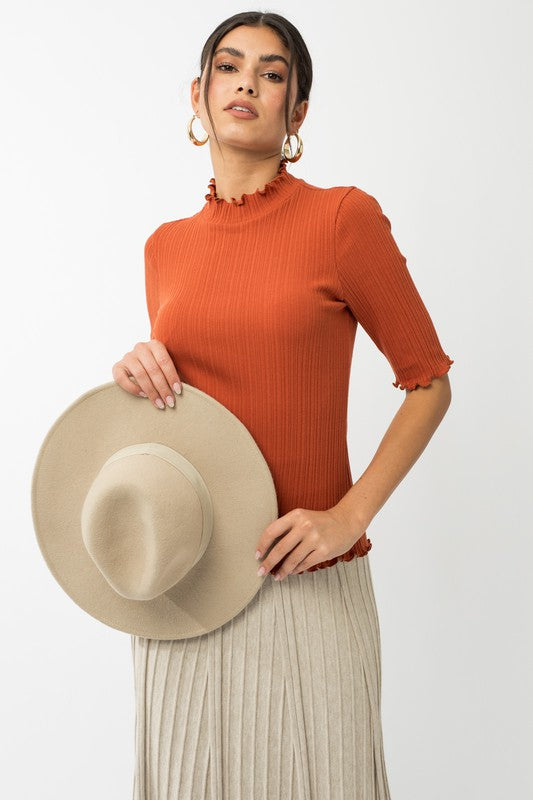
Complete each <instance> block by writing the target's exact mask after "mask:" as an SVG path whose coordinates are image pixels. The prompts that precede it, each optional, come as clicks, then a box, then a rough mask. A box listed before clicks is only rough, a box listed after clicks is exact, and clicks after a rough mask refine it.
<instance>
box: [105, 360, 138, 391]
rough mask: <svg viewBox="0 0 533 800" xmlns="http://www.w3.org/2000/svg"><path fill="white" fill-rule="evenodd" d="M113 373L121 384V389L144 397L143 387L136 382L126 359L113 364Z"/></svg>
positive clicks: (115, 379)
mask: <svg viewBox="0 0 533 800" xmlns="http://www.w3.org/2000/svg"><path fill="white" fill-rule="evenodd" d="M111 374H112V375H113V380H114V381H115V382H116V383H117V384H118V385H119V386H120V388H121V389H124V391H126V392H128V393H129V394H134V395H137V397H142V394H141V392H142V389H141V387H140V386H138V385H137V384H136V383H134V381H135V378H134V377H133V376H132V375H131V373H130V371H129V369H128V368H127V366H126V364H125V363H124V361H117V363H116V364H113V367H112V369H111ZM145 397H146V394H145Z"/></svg>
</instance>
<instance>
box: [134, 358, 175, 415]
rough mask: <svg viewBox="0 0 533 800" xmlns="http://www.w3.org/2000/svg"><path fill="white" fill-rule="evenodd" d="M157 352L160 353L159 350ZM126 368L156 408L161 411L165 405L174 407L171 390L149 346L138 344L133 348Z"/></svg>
mask: <svg viewBox="0 0 533 800" xmlns="http://www.w3.org/2000/svg"><path fill="white" fill-rule="evenodd" d="M162 346H163V347H164V345H162ZM165 350H166V348H165ZM158 352H159V353H160V350H159V351H158ZM158 357H160V356H158ZM128 366H129V367H130V370H131V372H132V373H133V375H134V376H135V378H136V380H137V382H138V383H139V384H140V385H141V386H142V388H143V391H144V392H146V394H147V395H148V397H149V399H150V400H151V402H152V403H153V404H154V405H155V406H156V408H161V409H163V408H165V404H166V405H168V406H171V407H173V406H174V392H173V389H171V388H170V386H169V385H168V381H167V379H166V377H165V376H164V374H163V372H162V370H161V367H160V366H159V363H158V361H157V360H156V358H155V356H154V354H153V352H152V347H151V345H149V344H148V343H147V342H138V343H137V344H136V345H135V347H134V348H133V352H132V355H131V358H130V360H129V362H128Z"/></svg>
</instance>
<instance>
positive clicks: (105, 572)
mask: <svg viewBox="0 0 533 800" xmlns="http://www.w3.org/2000/svg"><path fill="white" fill-rule="evenodd" d="M182 386H183V391H182V394H181V395H178V396H176V398H175V406H174V408H170V407H165V409H164V410H159V409H157V408H155V407H154V405H153V404H152V403H151V402H150V400H148V399H139V398H138V397H136V396H134V395H131V394H129V393H128V392H126V391H124V390H123V389H121V388H120V387H119V386H118V385H117V384H116V383H115V382H114V381H113V382H110V383H105V384H102V385H100V386H97V387H95V388H94V389H91V390H90V391H88V392H85V394H82V395H81V396H80V397H79V398H78V399H77V400H76V401H75V402H73V403H72V404H71V405H70V406H69V407H68V408H67V409H66V410H65V411H64V412H63V413H62V414H61V416H60V417H59V418H58V419H57V420H56V422H55V423H54V425H53V426H52V428H51V429H50V430H49V432H48V434H47V435H46V438H45V439H44V441H43V443H42V445H41V447H40V450H39V453H38V456H37V460H36V464H35V467H34V471H33V479H32V515H33V523H34V527H35V531H36V534H37V541H38V543H39V547H40V549H41V552H42V555H43V556H44V559H45V561H46V563H47V565H48V567H49V569H50V571H51V572H52V575H53V576H54V578H55V579H56V580H57V582H58V583H59V584H60V586H61V587H62V588H63V589H64V590H65V592H66V593H67V594H68V595H69V596H70V597H71V599H72V600H74V602H75V603H77V605H78V606H80V608H82V609H84V611H87V612H88V613H89V614H90V615H92V616H93V617H95V618H96V619H98V620H100V621H101V622H103V623H105V624H106V625H109V626H110V627H112V628H116V629H117V630H120V631H124V632H126V633H131V634H136V635H138V636H145V637H149V638H153V639H182V638H189V637H192V636H198V635H201V634H204V633H207V632H209V631H212V630H214V629H215V628H218V627H219V626H221V625H223V624H224V623H225V622H227V621H229V620H230V619H232V618H233V617H234V616H236V615H237V614H238V613H240V612H241V611H242V610H243V609H244V607H245V606H246V605H247V604H248V603H249V602H250V601H251V600H252V598H253V597H254V596H255V594H256V593H257V592H258V591H259V589H260V587H261V584H262V582H263V580H264V579H265V578H264V577H259V576H258V575H257V568H258V562H257V561H256V558H255V550H256V545H257V540H258V539H259V536H260V535H261V533H262V531H263V530H264V529H265V528H266V527H267V525H269V524H270V523H271V522H272V521H273V520H275V519H277V517H278V502H277V497H276V491H275V487H274V482H273V479H272V474H271V472H270V469H269V467H268V465H267V462H266V461H265V458H264V456H263V454H262V452H261V451H260V449H259V447H258V445H257V443H256V442H255V440H254V439H253V437H252V435H251V433H250V432H249V430H248V429H247V428H246V427H245V425H244V424H243V423H242V422H241V421H240V420H239V419H238V418H237V417H236V416H235V415H234V414H233V413H231V412H230V411H229V409H228V408H226V407H225V406H224V405H223V404H222V403H220V402H218V401H217V400H216V399H215V398H214V397H211V396H210V395H208V394H206V393H205V392H202V391H201V390H200V389H197V388H196V387H194V386H191V385H190V384H187V383H183V382H182Z"/></svg>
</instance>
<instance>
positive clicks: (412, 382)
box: [392, 356, 454, 391]
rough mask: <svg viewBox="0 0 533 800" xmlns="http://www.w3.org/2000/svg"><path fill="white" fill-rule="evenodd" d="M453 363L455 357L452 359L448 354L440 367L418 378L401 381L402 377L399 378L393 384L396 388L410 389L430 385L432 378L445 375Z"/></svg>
mask: <svg viewBox="0 0 533 800" xmlns="http://www.w3.org/2000/svg"><path fill="white" fill-rule="evenodd" d="M453 363H454V362H453V359H451V358H450V357H449V356H446V361H445V362H444V363H443V364H442V365H441V366H440V367H437V368H436V369H434V370H432V371H431V372H428V373H426V375H422V376H420V377H418V378H410V379H408V380H404V381H401V379H400V378H398V380H396V381H394V382H393V384H392V385H393V386H395V387H396V388H400V389H409V390H410V391H411V390H413V389H416V387H417V386H429V384H430V383H431V381H432V380H434V379H435V378H440V377H441V376H442V375H445V374H446V373H447V372H448V371H449V369H450V367H451V365H452V364H453Z"/></svg>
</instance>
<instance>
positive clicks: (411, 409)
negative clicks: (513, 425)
mask: <svg viewBox="0 0 533 800" xmlns="http://www.w3.org/2000/svg"><path fill="white" fill-rule="evenodd" d="M451 397H452V393H451V387H450V379H449V377H448V374H447V373H446V374H444V375H442V376H441V377H440V378H434V379H433V381H432V382H431V383H430V384H429V386H418V387H417V388H416V389H414V390H409V389H407V390H406V397H405V399H404V401H403V403H402V405H401V406H400V408H399V409H398V411H397V413H396V414H395V416H394V417H393V419H392V422H391V424H390V425H389V427H388V428H387V430H386V432H385V435H384V436H383V439H382V440H381V442H380V444H379V447H378V449H377V450H376V453H375V455H374V457H373V458H372V461H371V462H370V464H369V465H368V467H367V468H366V469H365V471H364V472H363V474H362V475H361V477H360V478H359V479H358V480H357V481H356V482H355V483H354V485H353V486H352V487H351V488H350V489H349V490H348V492H347V493H346V494H345V495H344V497H342V498H341V500H340V501H339V502H338V503H337V504H336V505H335V506H333V508H332V509H331V511H333V512H335V511H337V512H339V513H341V514H343V515H344V516H345V519H346V521H347V523H348V525H349V526H350V528H352V529H353V530H354V531H362V532H364V531H366V529H367V527H368V526H369V525H370V523H371V521H372V520H373V518H374V517H375V516H376V514H377V513H378V511H379V510H380V509H381V508H382V506H383V505H384V504H385V503H386V502H387V500H388V499H389V497H390V496H391V494H392V493H393V492H394V490H395V489H396V487H397V486H398V485H399V484H400V483H401V481H402V480H403V479H404V477H405V476H406V475H407V473H408V472H409V470H410V469H411V467H412V466H413V465H414V464H415V462H416V461H417V460H418V458H419V457H420V455H421V454H422V453H423V451H424V450H425V448H426V446H427V444H428V443H429V440H430V439H431V437H432V436H433V434H434V433H435V431H436V430H437V428H438V426H439V425H440V423H441V421H442V419H443V417H444V415H445V414H446V411H447V410H448V407H449V405H450V403H451Z"/></svg>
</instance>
